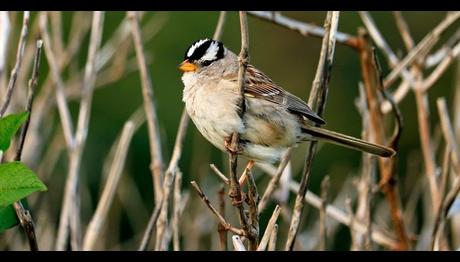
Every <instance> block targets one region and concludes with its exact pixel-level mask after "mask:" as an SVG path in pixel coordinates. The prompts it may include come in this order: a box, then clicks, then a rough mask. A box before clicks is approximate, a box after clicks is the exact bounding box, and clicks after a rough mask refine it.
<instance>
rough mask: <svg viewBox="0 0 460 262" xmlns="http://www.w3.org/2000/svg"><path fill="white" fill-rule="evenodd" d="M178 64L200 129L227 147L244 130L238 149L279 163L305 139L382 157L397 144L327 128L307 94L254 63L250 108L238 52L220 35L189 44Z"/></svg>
mask: <svg viewBox="0 0 460 262" xmlns="http://www.w3.org/2000/svg"><path fill="white" fill-rule="evenodd" d="M178 69H179V70H180V71H182V78H181V80H182V82H183V85H184V89H183V95H182V101H183V102H184V103H185V109H186V111H187V114H188V115H189V116H190V119H191V120H192V121H193V123H194V124H195V126H196V127H197V129H198V130H199V132H200V133H201V134H202V135H203V136H204V137H205V138H206V139H207V140H208V141H209V142H210V143H211V144H213V145H214V146H215V147H217V148H219V149H220V150H222V151H228V150H231V148H230V142H231V137H232V134H233V133H234V132H238V133H239V134H240V140H239V148H238V149H237V153H238V154H239V155H243V156H245V157H247V158H249V159H250V161H255V162H268V163H275V162H277V161H279V160H280V158H281V156H282V154H283V152H285V151H286V150H287V149H288V148H290V147H293V146H296V145H297V144H299V143H301V142H303V141H325V142H329V143H333V144H338V145H341V146H345V147H348V148H351V149H355V150H359V151H364V152H367V153H371V154H374V155H377V156H380V157H392V156H393V155H394V154H395V151H394V150H393V149H392V148H389V147H386V146H382V145H377V144H373V143H370V142H367V141H364V140H361V139H358V138H355V137H352V136H348V135H345V134H341V133H338V132H334V131H331V130H328V129H326V128H323V127H322V126H324V125H325V124H326V122H325V121H324V119H322V118H321V117H320V116H318V114H316V113H315V112H314V111H313V110H311V108H310V107H309V106H308V105H307V103H305V102H304V101H303V100H302V99H300V98H298V97H297V96H295V95H293V94H291V93H289V92H288V91H286V90H284V89H283V88H282V87H280V86H279V85H277V84H276V83H275V82H274V81H272V80H271V79H270V78H269V77H268V76H267V75H266V74H264V73H263V72H262V71H260V70H259V69H257V68H255V67H254V66H253V65H251V64H248V65H247V68H246V73H245V81H244V84H243V85H244V108H245V109H244V111H243V114H242V116H240V112H242V110H243V109H242V108H241V107H240V101H241V99H242V97H241V95H240V88H239V85H238V70H239V60H238V56H237V55H236V54H235V53H233V52H232V51H231V50H229V49H228V48H227V47H225V46H224V44H223V43H222V42H220V41H217V40H213V39H209V38H205V39H199V40H197V41H195V42H193V43H192V44H191V45H190V46H189V47H188V48H187V50H186V52H185V55H184V60H183V61H182V63H180V64H179V66H178Z"/></svg>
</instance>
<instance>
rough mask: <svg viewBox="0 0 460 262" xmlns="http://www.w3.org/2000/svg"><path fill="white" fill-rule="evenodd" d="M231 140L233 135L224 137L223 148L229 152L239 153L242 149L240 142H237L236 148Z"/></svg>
mask: <svg viewBox="0 0 460 262" xmlns="http://www.w3.org/2000/svg"><path fill="white" fill-rule="evenodd" d="M232 141H233V135H231V136H229V137H227V138H225V139H224V146H225V149H227V151H228V152H230V153H231V154H234V155H241V154H242V153H243V151H244V148H243V146H241V144H238V148H236V149H234V148H233V146H232Z"/></svg>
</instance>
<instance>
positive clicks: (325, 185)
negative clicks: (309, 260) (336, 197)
mask: <svg viewBox="0 0 460 262" xmlns="http://www.w3.org/2000/svg"><path fill="white" fill-rule="evenodd" d="M329 184H330V178H329V176H325V177H324V179H323V181H322V182H321V207H320V209H319V221H320V224H319V236H320V237H319V238H320V242H319V243H320V245H319V250H320V251H325V250H326V247H327V228H326V207H327V202H328V191H329Z"/></svg>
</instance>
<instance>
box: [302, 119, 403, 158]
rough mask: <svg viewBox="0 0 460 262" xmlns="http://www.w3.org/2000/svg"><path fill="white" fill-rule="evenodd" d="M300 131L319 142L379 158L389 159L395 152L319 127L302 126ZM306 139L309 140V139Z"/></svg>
mask: <svg viewBox="0 0 460 262" xmlns="http://www.w3.org/2000/svg"><path fill="white" fill-rule="evenodd" d="M302 131H303V132H304V133H306V134H308V135H311V136H313V137H314V138H315V139H317V140H320V141H326V142H329V143H333V144H337V145H341V146H345V147H348V148H351V149H355V150H359V151H364V152H367V153H370V154H374V155H378V156H381V157H391V156H393V155H394V154H396V152H395V151H394V150H393V149H392V148H389V147H386V146H381V145H377V144H372V143H369V142H366V141H364V140H361V139H358V138H355V137H351V136H347V135H344V134H340V133H337V132H334V131H330V130H327V129H324V128H320V127H314V126H310V125H303V126H302ZM306 139H308V140H309V138H306Z"/></svg>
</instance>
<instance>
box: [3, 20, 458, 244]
mask: <svg viewBox="0 0 460 262" xmlns="http://www.w3.org/2000/svg"><path fill="white" fill-rule="evenodd" d="M143 13H144V14H143V17H142V19H141V27H142V33H143V38H144V48H145V51H146V54H147V61H148V69H149V71H150V74H151V77H152V84H153V89H154V100H155V104H156V109H157V114H158V118H159V119H158V121H159V126H160V137H161V148H162V151H163V156H164V162H165V163H164V165H165V167H166V166H167V163H168V162H169V159H170V157H171V153H172V150H173V147H174V141H175V137H176V132H177V128H178V125H179V121H180V116H181V112H182V109H183V107H184V104H183V102H182V90H183V85H182V82H181V79H180V78H181V72H179V71H178V70H177V66H178V64H179V63H180V62H182V60H183V57H184V53H185V51H186V49H187V48H188V46H189V45H190V44H191V43H193V42H194V41H196V40H198V39H201V38H205V37H209V38H210V37H212V35H213V33H214V30H215V27H216V23H217V20H218V17H219V12H218V11H215V12H214V11H206V12H178V11H172V12H143ZM282 14H283V15H285V16H287V17H290V18H292V19H296V20H298V21H303V22H308V23H312V24H316V25H319V26H322V25H323V22H324V19H325V17H326V12H300V11H299V12H282ZM370 14H371V15H372V17H373V18H374V20H375V23H376V25H377V26H378V28H379V29H380V30H381V33H382V35H383V36H384V38H385V39H386V40H387V42H388V44H389V45H390V47H391V48H392V49H393V50H394V51H395V53H396V54H397V55H398V56H399V58H400V59H402V58H403V57H404V56H405V55H406V54H407V51H406V49H405V48H404V44H403V42H402V40H401V37H400V34H399V31H398V29H397V27H396V24H395V21H394V17H393V15H392V14H391V12H370ZM402 14H403V15H404V17H405V18H406V20H407V22H408V25H409V27H410V32H411V33H412V36H413V38H414V41H415V43H418V42H419V41H420V40H421V39H422V38H423V37H424V36H425V35H426V34H427V33H428V32H430V31H431V30H432V29H433V28H434V27H435V26H436V25H437V24H438V23H439V22H441V21H442V20H443V19H444V17H445V16H446V12H402ZM38 16H39V13H38V12H31V20H30V25H31V26H30V27H31V28H30V33H29V37H28V45H27V49H26V55H27V54H28V55H29V56H31V55H33V50H34V40H35V39H36V38H37V36H38V33H39V30H38V29H39V28H38ZM77 16H78V17H80V18H78V19H77V18H75V17H77ZM8 17H9V19H10V21H11V32H10V38H9V51H8V53H7V60H6V61H7V65H6V67H5V68H7V70H5V71H3V72H2V74H4V75H5V76H8V72H9V71H10V70H11V68H12V67H13V65H14V62H15V52H16V48H17V41H18V38H19V33H20V29H21V23H22V12H8ZM125 17H126V13H125V12H113V11H109V12H105V19H104V28H103V36H102V43H101V46H102V47H104V45H105V43H107V41H109V40H110V39H112V38H113V36H114V34H115V32H116V30H118V28H119V25H120V23H122V21H123V20H124V19H125ZM248 19H249V35H250V38H249V46H250V50H249V51H250V63H251V64H253V65H254V66H256V67H257V68H259V69H260V70H262V71H264V72H265V73H266V74H267V75H268V76H270V77H271V78H272V80H274V81H275V82H276V83H278V84H279V85H280V86H282V87H283V88H284V89H286V90H288V91H289V92H291V93H293V94H295V95H297V96H298V97H300V98H302V99H304V100H307V98H308V95H309V92H310V88H311V85H312V81H313V78H314V74H315V71H316V66H317V63H318V59H319V52H320V48H321V38H317V37H305V36H301V35H300V34H299V33H297V32H294V31H291V30H288V29H286V28H283V27H280V26H277V25H274V24H272V23H270V22H267V21H263V20H260V19H257V18H255V17H253V16H251V15H250V16H248ZM48 20H49V23H50V28H49V30H50V33H51V34H52V36H54V35H59V36H61V37H62V39H61V40H55V39H54V37H52V42H53V43H55V45H54V46H55V51H56V53H57V54H59V52H62V46H59V41H61V42H62V43H64V46H67V45H68V44H69V42H68V41H69V39H71V37H70V36H71V35H72V31H73V30H76V28H77V27H78V26H75V25H73V23H75V21H79V22H78V23H84V24H85V25H82V27H83V28H88V27H89V26H90V21H91V13H89V12H50V13H49V15H48ZM56 24H57V25H60V26H56ZM362 26H363V23H362V21H361V19H360V17H359V15H358V14H357V13H356V12H350V11H344V12H341V14H340V22H339V28H338V30H339V31H341V32H346V33H348V34H351V35H356V34H357V32H358V28H359V27H362ZM458 27H459V23H458V21H457V23H455V24H454V25H453V26H451V27H450V28H449V29H448V30H447V31H446V34H445V36H443V37H442V39H441V40H440V41H439V44H437V45H436V46H435V48H433V50H437V49H438V48H439V47H440V46H441V44H443V43H445V41H446V39H447V38H448V37H450V36H451V35H452V34H453V33H454V32H455V31H456V30H457V29H458ZM239 28H240V25H239V18H238V13H237V12H227V19H226V22H225V26H224V32H223V35H222V42H223V43H224V44H225V45H226V46H227V47H228V48H229V49H231V50H233V51H234V52H235V53H238V52H239V49H240V43H241V40H240V29H239ZM89 35H90V34H89V30H88V29H86V31H84V33H83V36H82V37H81V39H80V40H79V41H80V45H79V47H78V49H77V50H76V51H75V52H76V53H75V55H74V56H73V58H72V59H71V61H69V63H68V66H66V67H65V69H64V70H63V71H62V78H63V80H64V82H65V88H66V89H67V90H69V92H72V91H70V90H73V94H76V97H78V93H79V88H80V87H81V86H79V85H78V80H79V79H81V74H80V75H78V74H77V75H75V74H76V72H83V70H84V65H85V62H86V58H87V52H88V41H89ZM60 48H61V50H59V49H60ZM113 52H114V54H113V55H112V56H111V57H110V59H109V60H108V61H107V63H106V64H105V65H103V66H102V67H101V70H100V71H101V72H105V73H106V74H105V75H104V74H103V73H98V75H97V81H96V89H95V91H94V97H93V106H92V109H91V118H90V122H89V128H88V137H87V142H86V146H85V148H84V152H83V156H82V164H81V169H80V177H81V181H80V186H79V190H80V193H81V221H82V229H83V232H84V230H85V229H86V227H87V224H88V222H89V220H90V219H91V217H92V215H93V213H94V210H95V208H96V205H97V203H98V200H99V197H100V194H101V192H102V188H103V185H104V181H105V175H104V174H106V173H107V168H108V167H107V166H106V164H105V163H106V161H107V158H108V156H109V153H110V150H111V147H112V146H113V144H114V142H115V141H116V140H117V137H118V136H119V134H120V132H121V130H122V128H123V125H124V124H125V122H126V121H127V119H128V118H129V117H130V116H131V115H132V114H133V113H134V112H135V111H136V110H137V109H138V108H141V107H142V103H143V99H142V92H141V81H140V77H139V71H138V70H137V63H136V60H135V59H136V57H135V52H134V49H133V44H132V39H131V35H130V34H128V35H127V37H126V39H123V40H121V44H120V45H119V46H117V47H116V48H115V50H113ZM377 54H378V56H379V59H380V62H381V64H382V67H383V74H384V75H387V74H388V73H389V72H390V71H391V70H390V69H389V67H388V66H387V65H388V63H387V60H386V58H385V57H384V56H383V55H382V53H381V52H380V51H379V50H378V51H377ZM30 66H31V64H30V63H29V64H27V63H25V64H24V65H23V68H24V69H23V71H22V72H21V75H20V78H19V79H20V81H19V82H18V86H17V92H16V93H15V94H14V97H15V100H14V101H16V102H15V103H14V104H13V105H12V106H10V112H17V111H20V110H21V108H22V107H23V106H24V103H25V99H24V98H25V94H26V85H25V83H27V82H26V81H27V80H28V78H29V75H30V70H31V68H30ZM458 66H459V63H458V62H455V63H453V64H452V66H450V68H449V69H448V70H447V71H446V73H445V74H443V76H442V77H441V78H440V79H439V81H437V82H436V84H435V85H434V86H433V87H432V88H431V89H430V93H429V96H428V98H429V99H428V102H429V108H430V110H431V115H430V117H431V131H432V132H431V134H432V135H433V137H434V139H435V140H434V141H438V142H437V143H439V141H440V139H441V137H442V135H441V131H440V128H439V120H438V114H437V109H436V98H437V97H445V98H446V99H447V103H448V105H449V107H450V108H449V109H450V110H453V106H454V104H453V99H454V96H455V94H456V92H457V93H458V92H459V91H458V89H459V88H460V86H459V83H460V81H459V80H458V79H457V80H456V77H457V78H458V77H459V76H458V75H457V76H456V72H457V71H458ZM456 70H457V71H456ZM48 72H49V67H48V61H47V59H46V58H45V56H43V57H42V67H41V70H40V80H39V87H38V88H39V90H38V91H37V99H36V101H35V104H37V103H39V102H38V101H42V102H43V101H45V100H46V99H45V96H44V95H43V92H44V90H43V89H44V88H43V86H44V83H46V81H47V80H46V79H47V78H48V77H49V76H48V74H49V73H48ZM104 77H105V78H104ZM73 78H75V81H74V82H72V79H73ZM2 79H4V77H2ZM361 79H362V76H361V69H360V62H359V56H358V55H357V53H356V52H355V51H354V50H353V49H352V48H350V47H347V46H344V45H341V44H337V46H336V50H335V57H334V64H333V68H332V75H331V80H330V87H329V88H330V89H329V94H328V98H327V106H326V110H325V113H324V119H325V120H326V122H327V125H326V127H327V128H328V129H330V130H334V131H338V132H341V133H345V134H348V135H351V136H355V137H361V130H362V120H361V116H360V114H359V112H358V110H357V107H356V106H355V101H356V99H357V97H358V96H359V89H358V83H359V82H360V81H362V80H361ZM72 83H77V84H74V85H73V86H72ZM399 83H400V80H398V81H397V82H396V83H395V84H393V85H392V87H391V88H390V91H394V90H395V89H396V87H397V86H398V84H399ZM2 87H5V82H4V83H2ZM2 94H3V93H2ZM48 94H51V96H49V100H48V102H47V103H43V105H45V106H46V110H45V109H44V108H41V109H42V110H45V111H43V112H42V113H43V114H45V115H44V116H43V118H42V119H41V122H40V123H36V124H37V126H36V129H32V131H35V133H33V134H29V135H28V137H27V140H26V148H25V151H24V161H25V162H26V163H27V164H28V165H29V166H30V167H31V168H32V169H33V170H35V171H36V172H37V173H38V175H39V176H40V178H42V179H43V180H44V182H45V184H46V185H47V186H48V192H44V193H35V194H34V195H32V196H31V197H30V202H31V203H32V204H30V205H31V210H32V214H33V216H34V219H35V222H36V226H37V232H38V233H37V234H38V241H39V246H40V247H41V249H43V250H49V249H53V248H54V241H55V238H56V234H57V231H56V230H57V225H58V223H59V214H60V210H61V204H62V195H63V190H64V184H65V180H66V177H67V173H68V158H67V153H66V148H65V144H64V140H63V136H62V129H61V127H60V120H59V114H58V111H57V110H56V107H55V102H54V93H53V92H52V93H48ZM40 99H43V100H40ZM399 106H400V110H401V112H402V116H403V119H404V129H403V132H402V136H401V140H400V143H399V151H398V157H399V158H398V161H397V186H398V188H399V191H400V196H401V203H402V206H403V209H404V208H406V207H408V205H413V207H410V208H413V210H414V215H413V216H412V217H409V218H407V219H408V220H406V222H407V223H410V225H408V226H407V227H408V231H409V235H410V236H411V237H413V238H417V236H418V235H419V234H420V232H421V231H422V228H423V226H424V224H423V218H424V210H426V206H424V204H423V203H424V202H423V201H422V199H423V198H424V196H423V194H424V192H423V191H424V187H427V185H426V183H425V182H423V181H421V180H423V179H424V175H423V164H421V163H422V161H423V158H422V155H421V148H420V140H419V133H418V129H419V127H418V123H417V111H416V106H415V99H414V94H413V93H412V92H411V93H409V94H408V95H407V96H406V97H405V99H404V100H403V101H402V102H401V103H400V104H399ZM69 107H70V111H71V115H72V119H73V122H74V126H76V120H77V118H78V110H79V99H78V98H76V99H69ZM34 110H40V109H37V107H35V108H34ZM451 112H453V111H451ZM456 114H459V113H458V112H457V113H456ZM453 115H454V113H451V117H452V116H453ZM32 119H34V114H33V115H32ZM32 121H34V120H32ZM390 122H391V121H390ZM390 126H391V124H390ZM436 139H437V140H436ZM305 150H306V145H305V144H302V145H300V146H298V147H296V148H295V149H294V151H293V154H292V158H291V159H292V166H291V168H292V169H291V170H292V179H293V180H295V181H297V182H298V181H300V176H301V172H302V167H303V162H304V155H305ZM441 151H442V150H441ZM439 156H442V154H439ZM440 159H441V157H437V158H436V161H437V162H438V163H441V160H440ZM210 163H214V164H215V165H216V166H217V167H218V168H219V169H220V170H222V171H223V172H224V173H226V174H227V173H228V157H227V154H225V153H222V152H220V151H219V150H217V149H216V148H214V147H213V146H212V145H211V144H210V143H208V142H207V141H206V140H205V139H204V138H203V137H202V136H201V135H200V133H199V132H198V131H197V130H196V128H195V127H194V125H193V123H190V125H189V128H188V131H187V135H186V139H185V143H184V147H183V154H182V157H181V159H180V162H179V167H180V170H181V171H182V173H183V179H182V185H181V186H182V190H183V192H184V195H186V194H185V192H188V196H189V197H188V199H187V201H186V202H184V204H185V205H184V209H183V213H182V215H181V219H180V228H181V231H180V232H181V235H180V244H181V249H183V250H219V249H220V247H219V242H218V240H217V239H218V234H217V224H218V222H217V219H216V218H215V217H214V216H213V214H212V213H211V212H210V211H209V210H208V208H207V207H206V206H205V205H204V204H203V203H202V202H201V200H200V199H199V198H198V196H197V194H196V192H194V190H193V189H192V188H191V186H190V181H192V180H195V181H197V182H198V183H199V184H200V186H201V187H202V188H203V190H204V191H205V193H206V195H207V196H208V197H209V199H210V200H211V202H213V203H215V204H216V205H217V203H218V191H219V189H220V188H221V184H222V183H221V180H220V179H219V178H218V177H217V176H216V175H215V174H214V173H213V171H212V170H211V169H210V168H209V164H210ZM361 163H362V154H361V153H360V152H358V151H353V150H349V149H346V148H342V147H338V146H335V145H329V144H322V143H320V144H319V150H318V153H317V155H316V157H315V160H314V164H313V169H312V173H311V178H310V184H309V190H311V191H312V192H313V193H315V194H318V195H319V194H320V184H321V181H322V179H323V178H324V177H325V176H326V175H329V177H330V189H329V199H330V201H331V202H334V201H335V202H334V204H335V205H336V206H337V207H339V208H341V209H342V210H344V211H346V207H345V198H346V197H352V198H353V199H354V198H355V197H356V194H357V193H356V187H355V186H353V181H352V180H353V178H357V177H359V176H360V174H361ZM244 164H245V162H244V159H243V160H240V165H239V167H240V168H242V166H244ZM149 165H150V153H149V141H148V134H147V125H146V124H145V123H144V124H143V125H142V126H141V127H140V128H139V130H138V131H136V132H135V133H134V136H133V138H132V141H131V143H130V145H129V150H128V154H127V157H126V162H125V166H124V168H123V171H122V175H121V181H120V185H119V187H118V189H117V194H116V197H115V198H114V202H113V204H112V206H111V207H110V211H109V216H108V219H107V221H106V222H105V223H104V225H103V230H102V232H103V233H102V234H101V237H100V238H99V239H98V241H97V244H96V246H95V249H99V250H133V249H137V247H138V246H139V243H140V241H141V237H142V234H143V232H144V230H145V228H146V226H147V222H148V219H149V216H150V214H151V212H152V210H153V209H154V206H155V205H154V201H153V195H154V192H153V187H152V176H151V173H150V169H149ZM254 175H255V179H256V183H257V185H258V186H259V193H260V192H263V190H264V188H265V186H266V184H267V183H268V181H269V177H270V176H268V175H267V174H265V173H264V172H263V171H262V170H261V169H260V168H256V169H255V170H254ZM414 188H418V190H419V191H421V192H418V193H416V192H415V193H414ZM416 194H418V195H416ZM414 197H416V198H417V199H420V200H419V201H415V203H411V202H410V201H409V200H410V199H411V198H414ZM373 198H374V200H373V201H374V203H375V205H374V207H373V222H375V223H376V224H378V225H379V227H381V228H383V229H385V230H387V231H388V232H390V234H391V232H392V223H391V220H390V219H389V218H388V217H389V214H388V208H387V206H386V204H385V201H383V200H384V196H383V194H382V193H381V192H377V193H375V195H374V197H373ZM294 199H295V194H294V193H292V192H291V193H289V195H288V198H286V199H285V203H284V205H283V206H282V207H283V210H282V215H281V218H280V221H279V223H278V226H279V236H278V243H279V247H280V248H282V247H284V242H285V239H286V236H287V230H288V228H289V221H290V220H289V219H288V218H289V216H290V213H291V211H292V207H293V204H294ZM184 201H185V200H184ZM408 203H410V204H408ZM274 206H275V201H273V199H272V200H270V202H269V205H268V207H267V208H266V209H265V212H264V213H263V214H262V215H261V232H263V229H264V228H265V225H266V223H267V221H268V219H269V218H270V216H271V212H272V210H273V208H274ZM227 216H228V220H229V221H230V222H232V224H234V225H238V222H237V219H236V217H235V212H234V208H233V207H231V204H230V202H229V201H228V200H227ZM318 216H319V212H318V209H316V208H314V207H311V206H310V205H307V206H306V207H305V210H304V213H303V216H302V220H301V221H302V222H301V233H300V235H299V238H298V240H297V242H298V243H297V244H296V248H295V249H296V250H315V249H317V248H318V247H317V244H318V237H317V234H318V229H317V225H318ZM328 223H330V226H329V227H328V230H330V233H329V234H330V235H331V237H329V238H328V242H327V248H326V249H327V250H349V249H350V245H351V236H350V232H349V229H348V227H346V226H344V225H341V224H337V223H335V222H333V221H329V222H328ZM458 234H459V233H458V232H457V235H458ZM228 241H229V243H230V239H229V240H228ZM457 243H458V242H457ZM0 248H1V249H27V244H26V240H25V237H24V236H23V233H22V230H21V229H20V228H19V227H16V228H13V229H10V230H8V231H6V232H4V233H2V234H0ZM373 248H374V249H379V250H380V249H384V250H386V249H387V248H386V247H384V246H381V245H379V244H374V245H373ZM419 248H420V249H423V245H421V246H420V247H419ZM169 249H172V248H171V247H170V248H169Z"/></svg>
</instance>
